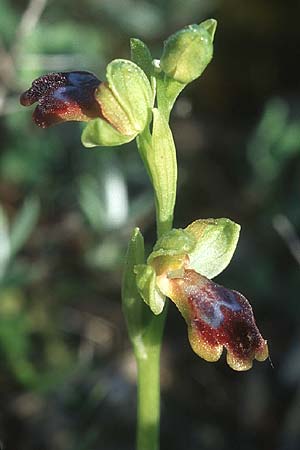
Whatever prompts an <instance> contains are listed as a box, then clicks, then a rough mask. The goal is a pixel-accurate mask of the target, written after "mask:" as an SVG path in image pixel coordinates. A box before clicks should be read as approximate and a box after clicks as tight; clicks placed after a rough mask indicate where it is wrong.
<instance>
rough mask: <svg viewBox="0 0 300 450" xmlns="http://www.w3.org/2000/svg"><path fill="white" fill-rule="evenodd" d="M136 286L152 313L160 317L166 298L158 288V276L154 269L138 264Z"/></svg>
mask: <svg viewBox="0 0 300 450" xmlns="http://www.w3.org/2000/svg"><path fill="white" fill-rule="evenodd" d="M134 272H135V274H136V284H137V287H138V290H139V293H140V295H141V296H142V298H143V300H144V302H145V303H146V304H147V305H148V306H149V307H150V309H151V311H152V312H153V313H154V314H155V315H158V314H160V313H161V312H162V310H163V309H164V305H165V297H164V295H162V294H161V293H160V291H158V289H157V288H156V274H155V271H154V269H153V267H151V266H149V265H146V264H138V265H136V266H135V268H134Z"/></svg>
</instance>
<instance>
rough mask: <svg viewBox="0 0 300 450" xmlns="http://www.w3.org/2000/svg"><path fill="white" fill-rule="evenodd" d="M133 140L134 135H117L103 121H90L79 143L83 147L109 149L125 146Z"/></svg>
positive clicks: (114, 130) (115, 131)
mask: <svg viewBox="0 0 300 450" xmlns="http://www.w3.org/2000/svg"><path fill="white" fill-rule="evenodd" d="M134 138H135V135H132V136H125V135H124V134H121V133H119V131H117V130H116V129H115V128H114V127H113V126H112V125H110V124H109V123H108V122H106V121H105V120H103V119H100V118H99V119H95V120H91V121H90V122H89V123H88V124H87V126H86V127H85V129H84V130H83V132H82V135H81V142H82V144H83V145H84V146H85V147H88V148H91V147H96V146H99V145H100V146H104V147H111V146H117V145H122V144H126V142H130V141H132V140H133V139H134Z"/></svg>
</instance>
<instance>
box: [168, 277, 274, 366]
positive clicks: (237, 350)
mask: <svg viewBox="0 0 300 450" xmlns="http://www.w3.org/2000/svg"><path fill="white" fill-rule="evenodd" d="M169 283H170V288H169V293H168V296H169V297H170V298H171V299H172V300H173V301H174V303H175V304H176V306H177V307H178V309H179V310H180V312H181V313H182V315H183V317H184V318H185V320H186V322H187V325H188V332H189V340H190V343H191V346H192V348H193V350H194V351H195V352H196V353H197V354H198V355H199V356H201V357H203V358H204V359H206V360H207V361H217V360H218V359H219V358H220V356H221V354H222V352H223V347H225V348H226V350H227V362H228V364H229V365H230V367H232V368H233V369H235V370H247V369H250V368H251V367H252V363H253V360H254V359H257V360H258V361H264V360H265V359H266V358H267V357H268V346H267V343H266V341H265V340H264V339H263V338H262V336H261V334H260V332H259V330H258V328H257V326H256V323H255V320H254V316H253V312H252V308H251V305H250V303H249V302H248V300H247V299H246V298H245V297H244V296H243V295H242V294H240V293H239V292H236V291H232V290H230V289H227V288H225V287H223V286H220V285H218V284H216V283H214V282H213V281H211V280H209V279H208V278H206V277H203V276H202V275H200V274H198V273H197V272H195V271H194V270H185V271H184V275H183V277H180V278H173V279H170V281H169Z"/></svg>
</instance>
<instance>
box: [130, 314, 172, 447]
mask: <svg viewBox="0 0 300 450" xmlns="http://www.w3.org/2000/svg"><path fill="white" fill-rule="evenodd" d="M166 316H167V307H165V309H164V311H163V313H162V314H160V315H159V316H154V317H153V318H152V320H151V323H150V325H149V327H148V329H147V331H146V335H147V341H148V339H149V338H150V339H151V340H152V343H151V344H150V342H149V344H148V343H147V344H146V345H145V352H144V353H143V354H140V353H139V352H136V360H137V369H138V385H137V450H158V449H159V426H160V353H161V342H162V335H163V329H164V323H165V319H166Z"/></svg>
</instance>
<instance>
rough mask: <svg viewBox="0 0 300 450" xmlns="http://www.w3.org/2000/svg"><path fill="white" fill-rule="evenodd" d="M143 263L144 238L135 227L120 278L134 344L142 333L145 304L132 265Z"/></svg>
mask: <svg viewBox="0 0 300 450" xmlns="http://www.w3.org/2000/svg"><path fill="white" fill-rule="evenodd" d="M143 263H144V238H143V236H142V234H141V232H140V230H139V228H135V229H134V230H133V232H132V235H131V238H130V240H129V243H128V248H127V253H126V257H125V264H124V272H123V280H122V308H123V313H124V316H125V319H126V322H127V328H128V333H129V336H130V338H131V340H132V342H133V344H134V345H135V343H136V339H139V337H140V336H141V335H142V333H143V329H144V323H143V322H144V319H143V310H144V309H145V304H144V302H143V301H142V299H141V296H140V294H139V292H138V289H137V286H136V279H135V278H136V276H135V273H134V267H135V266H136V265H137V264H143Z"/></svg>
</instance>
